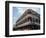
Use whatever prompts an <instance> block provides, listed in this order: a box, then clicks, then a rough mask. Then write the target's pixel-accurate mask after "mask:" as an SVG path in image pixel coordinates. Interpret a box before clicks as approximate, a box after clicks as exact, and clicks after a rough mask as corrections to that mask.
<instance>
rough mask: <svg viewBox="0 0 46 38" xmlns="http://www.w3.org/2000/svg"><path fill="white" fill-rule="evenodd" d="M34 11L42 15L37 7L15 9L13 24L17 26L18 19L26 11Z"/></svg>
mask: <svg viewBox="0 0 46 38" xmlns="http://www.w3.org/2000/svg"><path fill="white" fill-rule="evenodd" d="M27 9H32V10H34V11H36V12H37V13H39V14H40V8H35V7H30V8H29V7H26V8H25V7H13V24H16V21H17V20H18V18H19V17H20V16H21V15H22V14H23V13H24V11H25V10H27Z"/></svg>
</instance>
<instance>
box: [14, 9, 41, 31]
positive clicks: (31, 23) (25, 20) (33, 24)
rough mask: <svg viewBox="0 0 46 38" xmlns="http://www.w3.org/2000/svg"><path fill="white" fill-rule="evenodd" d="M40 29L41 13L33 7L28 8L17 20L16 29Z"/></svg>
mask: <svg viewBox="0 0 46 38" xmlns="http://www.w3.org/2000/svg"><path fill="white" fill-rule="evenodd" d="M38 29H40V14H38V13H37V12H35V11H34V10H32V9H27V10H26V11H25V12H24V14H23V15H22V16H21V17H20V18H19V19H18V20H17V22H16V27H15V28H14V30H38Z"/></svg>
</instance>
